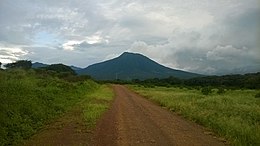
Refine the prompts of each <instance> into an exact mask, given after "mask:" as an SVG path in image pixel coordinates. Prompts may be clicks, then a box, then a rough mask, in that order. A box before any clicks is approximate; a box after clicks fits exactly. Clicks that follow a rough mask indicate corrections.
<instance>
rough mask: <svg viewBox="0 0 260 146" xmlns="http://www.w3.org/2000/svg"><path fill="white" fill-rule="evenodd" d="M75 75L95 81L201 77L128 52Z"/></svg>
mask: <svg viewBox="0 0 260 146" xmlns="http://www.w3.org/2000/svg"><path fill="white" fill-rule="evenodd" d="M77 73H78V74H86V75H90V76H92V77H93V78H94V79H97V80H115V79H121V80H132V79H140V80H144V79H149V78H167V77H169V76H174V77H177V78H182V79H188V78H193V77H200V76H202V75H199V74H195V73H190V72H185V71H181V70H175V69H171V68H168V67H165V66H163V65H160V64H158V63H157V62H155V61H153V60H151V59H149V58H148V57H146V56H144V55H141V54H136V53H129V52H125V53H123V54H121V55H120V56H119V57H117V58H114V59H111V60H108V61H104V62H101V63H97V64H93V65H90V66H88V67H87V68H85V69H82V70H79V71H77Z"/></svg>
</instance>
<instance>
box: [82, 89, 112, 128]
mask: <svg viewBox="0 0 260 146" xmlns="http://www.w3.org/2000/svg"><path fill="white" fill-rule="evenodd" d="M89 97H91V98H89V100H90V102H86V104H84V111H83V115H84V119H85V120H86V122H87V123H88V126H90V127H93V126H94V125H95V123H96V121H97V119H98V118H99V117H100V116H101V114H102V113H103V112H104V111H105V110H106V109H108V107H109V103H110V101H111V100H112V99H113V97H114V93H113V91H112V90H111V88H109V87H108V86H107V85H102V86H100V87H99V88H98V89H97V90H96V92H93V93H92V94H90V95H89Z"/></svg>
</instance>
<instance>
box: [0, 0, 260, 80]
mask: <svg viewBox="0 0 260 146" xmlns="http://www.w3.org/2000/svg"><path fill="white" fill-rule="evenodd" d="M21 16H22V17H21ZM259 16H260V3H259V1H258V0H248V1H243V0H230V1H217V0H214V1H210V0H203V1H200V2H197V1H195V0H186V1H181V0H171V1H170V0H165V1H160V2H158V1H149V2H146V1H144V0H141V1H136V0H133V1H104V0H97V1H84V0H77V1H74V2H68V1H63V0H62V1H59V2H56V1H50V0H46V1H38V0H36V1H34V2H32V1H30V0H25V1H12V0H3V1H1V2H0V19H1V22H0V26H1V27H0V62H2V63H3V64H5V63H10V62H14V61H16V60H24V59H28V60H32V61H35V62H40V63H44V64H54V63H62V64H67V65H70V66H71V65H73V66H76V67H81V68H83V67H87V66H89V65H92V64H95V63H99V62H103V61H106V60H109V59H112V58H115V57H118V56H119V55H121V54H122V53H123V52H131V53H139V54H142V55H144V56H146V57H148V58H150V59H152V60H154V61H156V62H157V63H159V64H161V65H163V66H166V67H170V68H173V69H178V70H184V71H188V72H193V73H199V74H205V75H223V74H245V73H251V72H259V71H260V57H259V56H260V49H259V48H260V42H259V41H258V40H259V38H260V29H259V28H260V18H259Z"/></svg>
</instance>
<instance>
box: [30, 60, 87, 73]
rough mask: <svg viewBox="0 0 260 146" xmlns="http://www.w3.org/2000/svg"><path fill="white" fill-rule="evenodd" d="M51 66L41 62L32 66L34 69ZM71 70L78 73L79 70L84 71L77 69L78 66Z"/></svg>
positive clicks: (72, 67)
mask: <svg viewBox="0 0 260 146" xmlns="http://www.w3.org/2000/svg"><path fill="white" fill-rule="evenodd" d="M47 66H50V65H49V64H44V63H40V62H35V63H33V64H32V68H42V67H47ZM69 67H70V68H71V69H73V70H74V71H78V70H82V68H80V67H77V66H73V65H71V66H69Z"/></svg>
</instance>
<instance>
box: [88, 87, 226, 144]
mask: <svg viewBox="0 0 260 146" xmlns="http://www.w3.org/2000/svg"><path fill="white" fill-rule="evenodd" d="M113 89H114V92H115V94H116V99H115V101H114V103H113V105H112V107H111V109H110V110H109V111H107V112H106V113H105V115H104V116H103V117H102V118H101V119H100V121H99V122H98V124H97V128H96V132H95V135H94V138H93V141H92V144H91V145H98V146H108V145H111V146H112V145H119V146H125V145H133V146H136V145H141V146H146V145H147V146H148V145H149V146H150V145H158V146H174V145H180V146H189V145H198V146H214V145H216V146H221V145H224V143H223V142H221V141H220V140H218V139H216V138H214V137H213V136H212V135H209V133H210V132H207V131H205V130H204V129H203V128H202V127H201V126H198V125H197V124H194V123H192V122H189V121H187V120H184V119H183V118H181V117H180V116H178V115H176V114H174V113H172V112H169V111H167V110H166V109H163V108H161V107H159V106H158V105H155V104H154V103H152V102H150V101H148V100H147V99H145V98H143V97H140V96H139V95H137V94H136V93H134V92H132V91H130V90H128V89H127V88H126V87H124V86H122V85H114V86H113Z"/></svg>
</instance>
